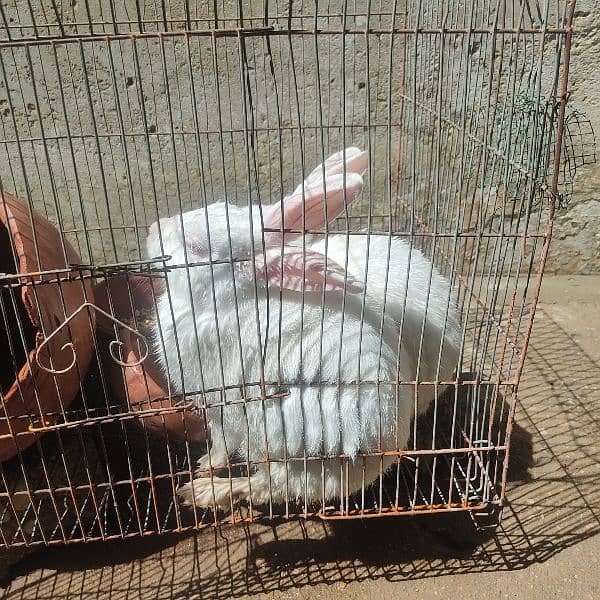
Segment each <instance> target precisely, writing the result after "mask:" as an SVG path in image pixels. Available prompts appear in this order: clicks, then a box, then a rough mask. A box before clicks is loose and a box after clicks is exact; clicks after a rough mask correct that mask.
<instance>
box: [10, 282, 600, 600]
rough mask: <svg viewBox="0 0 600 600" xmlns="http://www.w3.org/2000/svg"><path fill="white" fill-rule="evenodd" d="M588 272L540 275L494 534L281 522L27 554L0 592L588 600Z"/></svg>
mask: <svg viewBox="0 0 600 600" xmlns="http://www.w3.org/2000/svg"><path fill="white" fill-rule="evenodd" d="M599 290H600V277H587V278H583V277H579V278H577V277H558V278H547V280H546V281H545V285H544V290H543V295H542V303H541V308H540V311H539V314H538V319H537V321H536V327H535V330H534V331H535V333H534V337H533V340H532V344H531V346H530V350H529V362H528V365H527V369H526V372H525V377H524V380H523V383H522V387H521V392H520V400H521V406H520V407H519V412H518V415H517V426H516V428H515V434H514V439H515V445H514V451H513V455H512V459H513V460H512V466H511V477H510V478H511V480H512V482H511V491H510V496H509V498H510V504H509V506H508V507H507V509H506V510H505V513H504V519H503V521H502V524H501V525H500V527H499V528H498V529H497V530H496V532H495V534H494V533H487V534H476V533H475V532H474V531H473V529H472V527H471V526H470V522H469V521H468V520H463V519H462V518H459V519H456V518H453V519H451V520H441V519H439V518H438V519H435V520H431V519H423V518H415V519H403V518H402V519H400V518H399V519H377V520H371V521H370V522H368V523H367V524H362V523H358V522H353V523H340V524H338V525H337V526H335V527H329V526H326V525H325V524H324V523H321V522H309V523H281V524H276V525H275V526H273V527H272V528H267V527H264V526H261V527H251V528H245V529H244V528H241V527H237V528H234V529H226V530H224V531H222V532H221V533H213V532H211V531H205V532H202V533H200V534H199V535H197V536H188V537H181V536H179V537H178V536H173V537H163V538H156V537H155V538H150V539H145V540H132V541H128V542H126V543H114V544H104V545H100V544H94V545H88V546H84V545H75V546H71V547H67V548H53V549H51V550H44V551H40V552H38V553H36V554H34V555H33V556H31V557H29V558H27V559H26V560H25V561H23V562H22V563H21V564H19V565H18V566H17V568H16V570H14V571H13V580H12V583H10V585H9V587H8V588H7V589H6V591H5V598H10V599H16V598H23V599H30V598H31V599H33V598H40V599H50V598H53V599H66V598H82V599H88V598H89V599H92V598H111V599H118V598H144V599H146V598H156V599H162V598H203V599H204V598H206V599H212V598H230V597H242V596H246V595H254V596H255V597H257V598H258V597H267V598H307V599H308V598H311V599H313V598H340V599H344V600H346V599H349V598H385V597H387V598H405V597H410V598H432V597H438V598H479V599H480V598H528V599H529V598H531V599H534V598H582V599H584V598H600V584H599V582H600V577H599V575H598V574H599V569H600V535H598V533H599V532H600V428H599V421H600V341H599V335H600V294H599V293H598V291H599Z"/></svg>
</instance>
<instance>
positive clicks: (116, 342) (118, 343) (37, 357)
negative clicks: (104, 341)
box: [35, 302, 149, 375]
mask: <svg viewBox="0 0 600 600" xmlns="http://www.w3.org/2000/svg"><path fill="white" fill-rule="evenodd" d="M86 308H92V309H94V310H95V311H97V312H99V313H100V314H102V315H103V316H104V317H106V318H107V319H109V320H110V321H112V322H113V323H115V324H116V325H118V326H119V327H123V328H124V329H127V331H129V332H130V333H133V335H135V336H136V337H137V338H138V340H141V341H142V342H143V343H144V347H145V350H144V352H143V353H142V354H143V356H142V357H141V358H140V359H139V360H137V361H134V362H131V363H128V362H125V361H122V360H121V359H120V358H117V356H116V355H115V353H114V352H115V351H114V348H115V346H119V347H121V346H123V342H121V341H120V340H112V341H111V342H110V344H109V352H110V355H111V357H112V359H113V360H114V361H115V362H116V363H117V364H119V365H121V366H122V367H135V366H138V365H140V364H141V363H143V362H144V361H145V360H146V358H147V357H148V354H149V349H148V343H147V342H146V338H145V337H144V336H143V335H142V334H141V333H140V332H139V331H136V330H135V329H133V328H132V327H129V325H127V324H126V323H123V322H122V321H119V319H117V318H115V317H114V316H113V315H111V314H110V313H107V312H106V311H105V310H103V309H101V308H100V307H99V306H96V305H95V304H93V303H92V302H84V303H83V304H82V305H81V306H80V307H79V308H78V309H77V310H75V311H74V312H72V313H71V314H70V315H69V317H68V318H67V319H66V320H65V321H63V322H62V323H61V324H60V325H59V326H58V327H57V328H56V329H55V330H54V331H53V332H52V333H51V334H50V335H49V336H48V337H47V338H45V339H44V341H43V342H42V343H41V344H40V345H39V347H38V348H37V350H36V351H35V360H36V362H37V364H38V366H39V367H40V368H41V369H43V370H44V371H47V372H48V373H51V374H53V375H61V374H62V373H66V372H67V371H69V370H71V369H72V368H73V366H74V365H75V363H76V362H77V352H76V350H75V346H74V345H73V342H66V343H65V344H63V346H62V347H61V350H65V349H67V348H69V349H70V350H71V352H72V354H73V360H72V361H71V363H70V364H69V366H68V367H66V368H64V369H53V368H52V367H49V366H47V365H44V364H42V362H41V361H40V352H41V351H42V350H43V349H44V348H45V347H46V346H47V345H48V344H49V343H50V341H51V340H52V338H54V337H55V336H56V335H58V333H59V332H60V331H61V330H62V329H64V328H65V327H66V326H67V325H68V324H69V323H70V322H71V321H72V320H73V319H74V318H75V317H76V316H77V315H78V314H79V313H80V312H82V311H83V310H85V309H86Z"/></svg>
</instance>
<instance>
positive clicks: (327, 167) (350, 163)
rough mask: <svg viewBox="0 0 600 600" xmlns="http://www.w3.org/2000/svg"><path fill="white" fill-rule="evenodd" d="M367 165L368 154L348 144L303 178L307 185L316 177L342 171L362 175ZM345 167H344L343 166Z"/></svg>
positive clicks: (321, 177)
mask: <svg viewBox="0 0 600 600" xmlns="http://www.w3.org/2000/svg"><path fill="white" fill-rule="evenodd" d="M368 166H369V155H368V153H367V152H363V151H362V150H361V149H360V148H356V147H355V146H350V147H348V148H345V149H344V150H340V151H339V152H336V153H335V154H332V155H331V156H330V157H329V158H328V159H327V160H326V161H325V162H324V163H321V164H320V165H319V166H318V167H316V168H315V169H313V171H312V173H311V174H310V175H309V176H308V177H307V178H306V179H305V180H304V184H305V185H307V184H309V183H311V182H314V181H316V180H318V179H323V175H325V177H327V176H329V175H337V174H339V173H343V172H344V170H345V171H346V173H358V174H359V175H364V172H365V171H366V170H367V167H368ZM344 167H345V168H344Z"/></svg>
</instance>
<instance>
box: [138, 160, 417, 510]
mask: <svg viewBox="0 0 600 600" xmlns="http://www.w3.org/2000/svg"><path fill="white" fill-rule="evenodd" d="M355 158H357V163H356V164H357V165H358V166H360V165H359V163H360V164H364V163H365V161H366V157H365V156H364V155H361V157H360V158H358V157H355ZM342 166H343V165H342ZM358 166H357V168H358ZM324 183H325V185H324ZM325 188H326V192H325ZM361 188H362V177H361V175H359V174H358V173H347V174H345V175H344V174H339V173H332V172H328V174H327V177H326V179H325V181H324V180H323V179H322V178H320V177H318V176H316V177H313V178H312V179H311V180H310V181H309V185H306V186H304V188H303V187H302V186H300V188H299V189H297V190H296V191H295V192H294V193H293V194H292V195H291V196H290V197H288V198H286V199H284V200H283V201H282V202H280V203H278V204H276V205H274V206H271V207H263V210H262V216H261V214H260V211H259V208H258V206H251V207H236V206H233V205H229V204H227V203H224V202H218V203H214V204H211V205H210V206H208V207H206V208H202V209H198V210H194V211H191V212H187V213H185V214H183V215H177V216H175V217H172V218H169V219H161V221H160V224H159V225H158V224H156V223H155V224H153V225H152V226H151V227H150V231H149V234H148V239H147V252H148V255H149V256H150V257H155V256H160V255H170V256H171V258H170V260H169V261H168V265H169V266H170V267H171V270H170V271H169V273H168V276H167V285H166V291H165V292H164V293H163V295H162V296H161V297H160V298H159V300H158V307H157V309H158V319H157V331H156V336H155V340H154V347H155V350H156V352H157V355H158V358H159V361H160V363H161V365H162V367H163V368H164V370H165V373H166V375H167V376H168V378H169V380H170V381H171V383H172V385H173V388H174V391H175V392H176V393H186V394H188V395H190V394H191V395H192V397H193V398H195V400H196V402H197V403H198V405H199V406H200V407H204V406H206V407H208V409H207V419H208V423H209V426H210V430H211V442H212V444H211V448H210V450H209V452H208V454H207V455H205V457H203V458H202V459H201V461H200V465H199V470H198V472H197V473H196V478H195V479H194V480H193V481H192V482H190V483H189V484H186V485H185V486H183V487H182V488H181V490H180V494H181V496H182V498H183V500H184V502H186V503H188V504H195V505H197V506H217V507H224V508H225V507H231V506H232V504H233V502H235V501H236V500H237V499H241V498H244V499H248V500H250V499H251V500H252V502H253V503H255V504H263V503H267V502H268V501H269V500H270V499H272V501H273V502H280V501H285V500H300V501H306V502H308V503H312V502H314V501H318V500H321V501H327V500H329V499H332V498H336V497H340V496H341V495H343V494H347V493H352V492H354V491H356V490H359V489H360V488H361V487H362V486H363V485H365V486H367V485H369V484H370V483H371V482H373V481H374V480H375V479H376V478H377V477H378V476H379V475H380V472H382V470H383V471H385V470H386V469H387V468H388V467H389V466H390V464H391V463H392V462H393V461H394V460H395V458H394V457H393V456H390V455H385V456H359V455H360V454H362V453H373V452H380V453H381V452H386V451H390V450H395V449H402V448H404V447H405V445H406V443H407V441H408V438H409V434H410V424H411V421H412V418H413V412H414V400H413V398H414V395H413V391H412V389H411V388H408V387H406V386H403V387H401V388H400V389H399V390H396V388H395V386H394V385H393V382H394V381H395V380H396V371H397V362H398V360H397V359H398V357H397V351H396V349H395V348H394V347H392V346H390V345H389V344H388V343H387V342H386V341H385V340H383V341H382V339H381V335H380V329H381V323H380V319H379V315H377V314H373V313H372V312H371V310H370V308H369V307H368V306H367V310H366V311H365V313H364V314H362V297H361V295H360V294H359V292H360V291H361V290H362V286H361V285H360V282H358V281H356V280H355V279H354V278H353V277H351V276H348V275H347V274H346V272H345V270H344V268H343V267H342V266H341V265H340V264H339V263H337V262H335V261H333V260H327V261H326V260H325V257H324V256H323V254H322V253H320V252H318V251H317V250H315V249H313V248H310V247H302V246H301V245H299V244H298V240H297V239H296V245H295V246H294V245H291V244H288V242H287V239H286V236H283V235H281V233H277V230H278V229H280V228H282V225H283V227H285V229H292V230H297V229H299V228H302V227H303V226H306V227H307V228H308V229H314V228H321V227H323V226H324V225H325V211H324V207H325V206H326V207H327V209H328V213H329V211H330V212H331V215H333V214H334V213H336V212H337V213H339V211H340V210H341V209H342V208H343V206H344V203H345V202H347V201H351V200H352V198H354V197H355V196H356V195H357V194H358V193H359V192H360V190H361ZM327 218H328V219H329V218H332V217H331V216H330V215H329V214H328V216H327ZM198 263H201V264H198ZM177 265H179V266H177ZM301 290H303V291H304V293H303V294H300V293H298V292H299V291H301ZM342 308H343V310H342ZM389 326H390V327H392V328H396V326H395V324H394V323H393V322H392V321H390V325H389ZM386 327H388V324H387V323H384V326H383V329H384V331H385V329H386ZM385 335H386V337H387V338H390V339H393V338H394V337H395V336H394V331H390V332H386V334H385ZM261 388H262V389H261ZM188 397H189V396H188ZM234 454H235V455H237V456H239V457H241V461H242V462H245V461H249V462H250V463H251V469H250V471H249V476H248V477H234V478H231V479H228V478H219V477H214V476H213V475H212V469H215V468H222V467H226V466H227V465H228V464H229V460H230V457H232V456H233V455H234ZM340 455H344V456H345V457H347V460H344V459H341V458H339V456H340ZM342 465H344V466H343V468H342Z"/></svg>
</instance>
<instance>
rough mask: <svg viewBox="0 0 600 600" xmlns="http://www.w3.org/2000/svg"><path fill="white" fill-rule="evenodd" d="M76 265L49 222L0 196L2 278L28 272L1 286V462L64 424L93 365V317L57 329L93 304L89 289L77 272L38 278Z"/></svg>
mask: <svg viewBox="0 0 600 600" xmlns="http://www.w3.org/2000/svg"><path fill="white" fill-rule="evenodd" d="M36 247H37V252H36ZM63 248H64V250H63ZM65 255H66V258H65ZM73 263H81V258H80V257H79V255H78V254H77V252H75V250H74V249H73V247H72V246H71V245H70V244H69V243H68V242H67V241H66V240H65V241H64V245H63V242H62V240H61V236H60V234H59V232H58V231H57V230H56V228H55V227H54V226H53V225H52V223H50V222H49V221H48V220H47V219H45V218H44V217H42V216H41V215H40V214H38V213H36V212H35V211H30V209H29V207H28V205H27V203H25V202H23V201H21V200H19V199H18V198H15V197H14V196H11V195H10V194H6V193H5V194H3V196H0V272H2V273H23V274H25V273H28V274H30V276H28V277H22V278H18V279H13V280H10V281H6V280H5V282H3V283H2V284H1V285H0V292H1V294H2V305H3V308H4V315H2V314H0V356H1V357H2V361H1V363H0V383H1V384H2V387H1V389H2V400H1V402H0V461H4V460H7V459H9V458H11V457H13V456H14V455H16V454H17V453H18V452H19V451H20V450H23V449H24V448H26V447H28V446H30V445H31V444H33V443H34V441H35V440H36V439H37V437H38V436H39V435H41V434H42V433H44V431H45V430H47V428H48V427H49V426H52V425H54V424H56V423H57V422H58V421H59V420H61V418H62V417H63V416H64V410H65V409H66V408H67V407H68V406H69V404H70V403H71V402H72V401H73V399H74V398H75V396H76V395H77V393H78V392H79V389H80V383H81V381H82V380H83V378H84V377H85V374H86V372H87V369H88V366H89V364H90V360H91V357H92V351H93V337H92V333H93V331H92V330H93V327H94V316H93V314H91V313H90V312H89V311H88V310H86V309H84V310H82V311H81V312H80V313H78V314H77V315H76V316H75V317H73V318H72V319H71V320H70V321H69V323H68V325H65V326H64V327H62V328H60V329H59V327H60V325H61V324H63V323H64V322H65V321H66V319H67V318H68V317H70V316H71V315H72V314H73V313H74V312H75V311H76V310H77V309H78V308H80V307H81V306H82V304H84V303H85V302H86V301H87V302H93V301H94V296H93V291H92V285H91V283H90V282H89V281H85V282H84V281H83V280H82V279H81V278H77V275H76V274H74V273H60V274H56V273H53V274H44V275H38V274H37V273H38V272H39V271H49V270H56V269H64V268H66V267H68V266H69V264H73ZM69 278H70V279H72V281H69ZM44 282H49V283H44ZM11 284H21V285H20V286H18V287H15V286H14V285H13V286H11ZM57 329H58V331H57ZM53 332H56V333H55V334H54V335H53V336H52V338H51V339H50V340H49V341H48V342H47V343H46V344H44V343H43V342H44V339H45V338H46V337H49V336H50V335H51V334H52V333H53ZM71 345H72V346H71ZM42 346H43V347H42ZM70 348H72V350H71V349H70ZM38 351H39V352H38ZM36 355H37V356H36ZM44 367H46V368H44ZM47 369H49V370H47ZM60 371H64V372H62V373H61V372H60Z"/></svg>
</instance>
